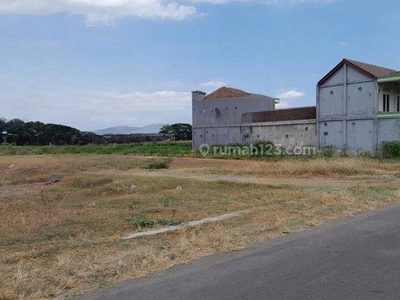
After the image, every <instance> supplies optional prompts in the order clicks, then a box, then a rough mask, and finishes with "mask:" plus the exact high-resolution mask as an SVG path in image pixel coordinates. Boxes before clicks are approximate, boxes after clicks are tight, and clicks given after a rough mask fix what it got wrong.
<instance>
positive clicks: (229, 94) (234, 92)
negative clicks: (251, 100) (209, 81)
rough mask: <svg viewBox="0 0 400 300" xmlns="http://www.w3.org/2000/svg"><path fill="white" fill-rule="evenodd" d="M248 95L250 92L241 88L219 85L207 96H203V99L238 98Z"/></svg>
mask: <svg viewBox="0 0 400 300" xmlns="http://www.w3.org/2000/svg"><path fill="white" fill-rule="evenodd" d="M250 95H252V94H251V93H247V92H245V91H242V90H238V89H234V88H229V87H221V88H219V89H217V90H215V91H214V92H212V93H209V94H208V95H207V96H205V97H204V100H210V99H220V98H239V97H247V96H250Z"/></svg>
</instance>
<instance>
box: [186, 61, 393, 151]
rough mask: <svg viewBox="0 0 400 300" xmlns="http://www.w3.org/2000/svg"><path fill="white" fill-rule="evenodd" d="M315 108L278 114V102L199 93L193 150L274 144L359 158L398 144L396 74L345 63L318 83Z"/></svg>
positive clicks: (233, 92)
mask: <svg viewBox="0 0 400 300" xmlns="http://www.w3.org/2000/svg"><path fill="white" fill-rule="evenodd" d="M316 104H317V105H316V107H301V108H292V109H285V110H275V100H274V99H273V98H271V97H267V96H263V95H256V94H250V93H247V92H244V91H241V90H237V89H232V88H226V87H224V88H220V89H218V90H216V91H215V92H213V93H210V94H208V95H207V94H206V93H204V92H201V91H195V92H193V93H192V105H193V148H194V149H197V148H199V147H200V145H202V144H209V145H226V144H248V143H255V142H257V141H270V142H273V143H275V144H279V145H281V146H282V147H294V146H315V147H316V148H317V149H319V150H323V149H325V148H328V147H331V148H332V149H334V150H335V151H343V150H345V151H346V152H347V153H349V154H357V153H361V152H366V151H368V152H375V151H377V150H378V148H379V144H380V143H381V142H382V141H392V140H400V72H398V71H395V70H392V69H387V68H383V67H378V66H374V65H370V64H366V63H361V62H357V61H354V60H349V59H343V60H342V61H341V62H340V63H339V64H338V65H337V66H336V67H335V68H333V69H332V70H331V71H330V72H329V73H328V74H327V75H326V76H324V77H323V78H322V79H321V80H320V81H319V82H318V84H317V103H316Z"/></svg>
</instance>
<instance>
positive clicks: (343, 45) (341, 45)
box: [338, 42, 347, 47]
mask: <svg viewBox="0 0 400 300" xmlns="http://www.w3.org/2000/svg"><path fill="white" fill-rule="evenodd" d="M338 45H339V46H340V47H347V43H346V42H340V43H338Z"/></svg>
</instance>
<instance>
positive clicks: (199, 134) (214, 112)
mask: <svg viewBox="0 0 400 300" xmlns="http://www.w3.org/2000/svg"><path fill="white" fill-rule="evenodd" d="M205 96H206V94H205V93H203V92H200V91H196V92H193V93H192V119H193V149H197V148H198V147H199V146H200V145H202V144H209V145H216V144H219V145H226V144H241V143H243V134H242V133H241V129H240V124H241V123H242V115H243V113H247V112H258V111H266V110H274V109H275V100H274V99H273V98H270V97H266V96H263V95H250V96H247V97H239V98H221V99H206V100H204V97H205ZM234 125H238V126H234Z"/></svg>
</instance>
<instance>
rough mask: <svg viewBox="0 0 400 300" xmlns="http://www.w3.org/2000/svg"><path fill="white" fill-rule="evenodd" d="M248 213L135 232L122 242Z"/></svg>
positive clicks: (242, 212)
mask: <svg viewBox="0 0 400 300" xmlns="http://www.w3.org/2000/svg"><path fill="white" fill-rule="evenodd" d="M249 212H250V211H249V210H242V211H238V212H234V213H229V214H226V215H222V216H217V217H210V218H205V219H202V220H199V221H192V222H189V223H186V224H183V225H179V226H168V227H164V228H160V229H156V230H151V231H143V232H137V233H133V234H130V235H128V236H126V237H123V238H122V240H131V239H135V238H138V237H142V236H151V235H157V234H160V233H166V232H171V231H176V230H179V229H181V228H186V227H194V226H198V225H202V224H206V223H212V222H218V221H223V220H227V219H231V218H234V217H239V216H241V215H243V214H247V213H249Z"/></svg>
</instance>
